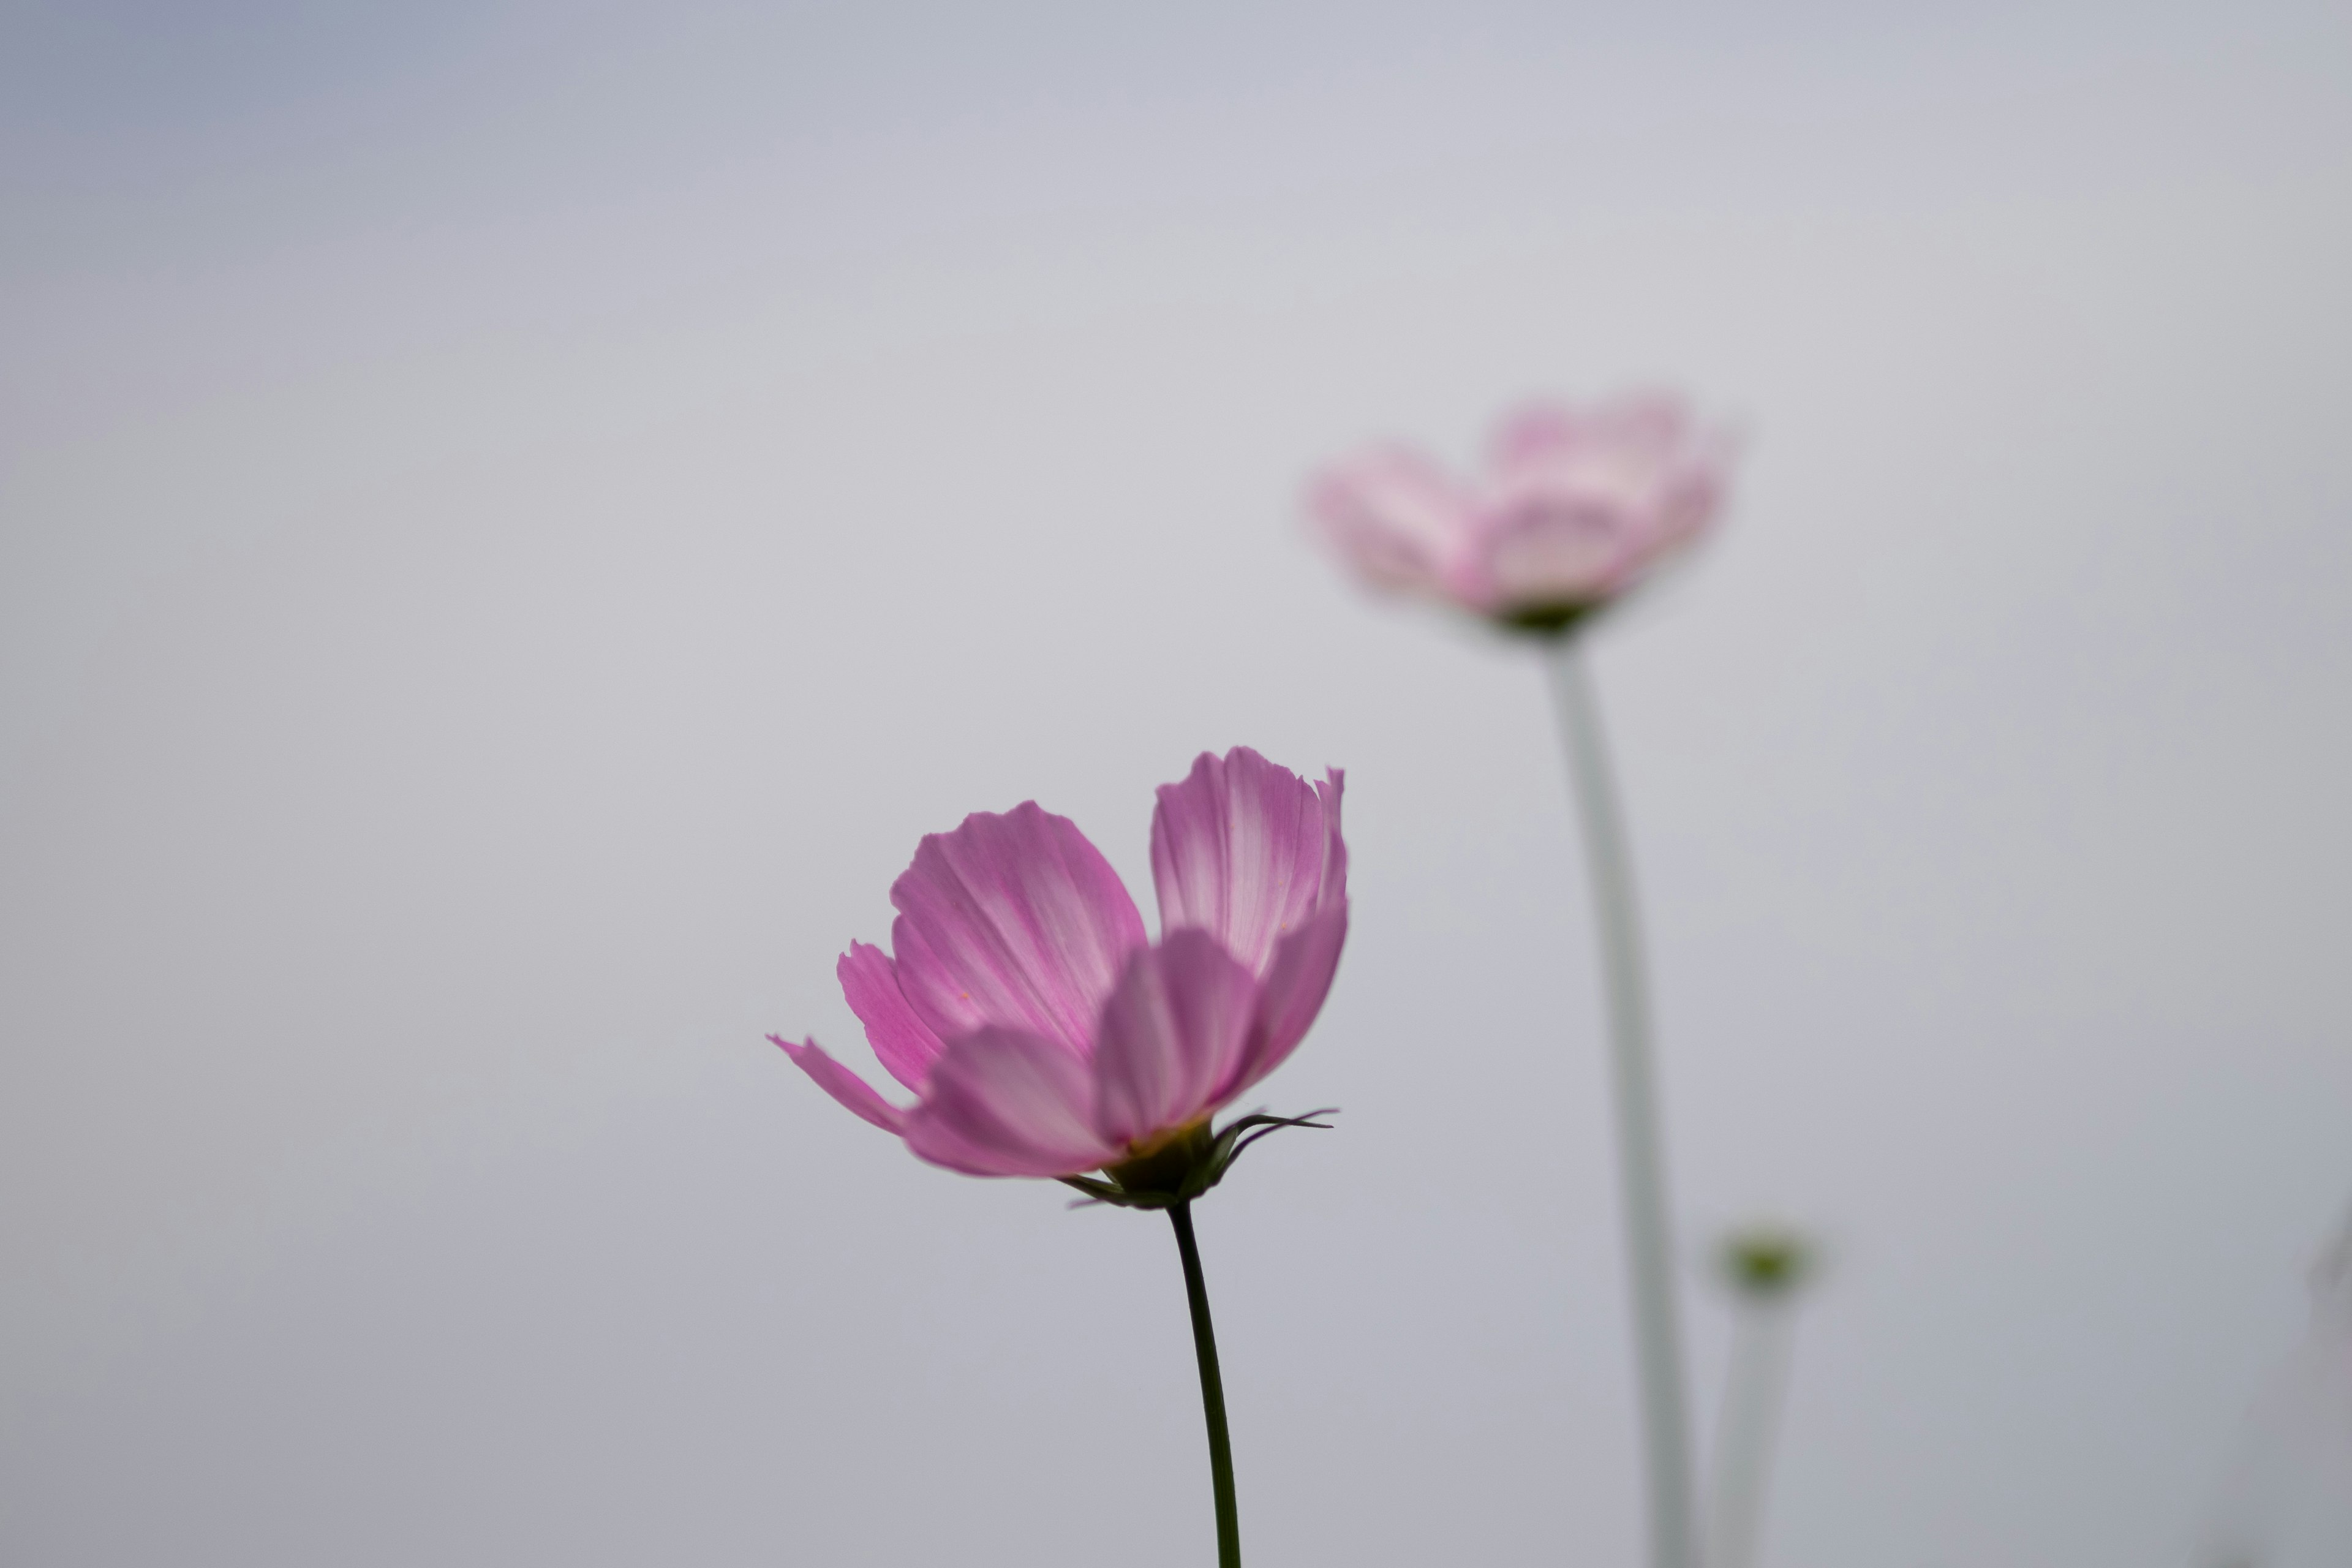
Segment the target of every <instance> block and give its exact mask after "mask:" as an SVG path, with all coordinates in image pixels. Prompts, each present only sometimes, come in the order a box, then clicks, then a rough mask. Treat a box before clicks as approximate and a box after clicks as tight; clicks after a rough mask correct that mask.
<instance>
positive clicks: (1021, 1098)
mask: <svg viewBox="0 0 2352 1568" xmlns="http://www.w3.org/2000/svg"><path fill="white" fill-rule="evenodd" d="M1093 1107H1094V1075H1093V1073H1092V1072H1091V1071H1089V1070H1088V1068H1087V1064H1086V1063H1085V1062H1084V1061H1082V1060H1080V1059H1079V1058H1077V1057H1076V1056H1074V1055H1072V1054H1071V1053H1070V1051H1069V1050H1068V1049H1066V1047H1063V1046H1061V1045H1060V1044H1058V1043H1056V1042H1055V1041H1052V1040H1048V1039H1046V1038H1045V1037H1042V1036H1039V1035H1032V1034H1026V1033H1024V1032H1022V1031H1020V1030H1017V1029H1002V1028H984V1029H982V1030H980V1031H979V1032H978V1033H976V1034H971V1035H964V1036H961V1037H958V1038H956V1039H955V1040H953V1041H951V1042H950V1044H949V1046H948V1048H947V1050H946V1052H945V1054H943V1055H942V1056H941V1057H940V1059H939V1060H938V1061H937V1062H935V1063H934V1064H932V1067H931V1079H930V1083H929V1086H928V1088H927V1089H925V1091H924V1094H923V1102H922V1104H920V1105H919V1106H917V1107H916V1108H915V1109H914V1110H913V1111H912V1112H910V1113H909V1114H908V1117H907V1146H908V1148H910V1149H912V1150H913V1151H914V1152H916V1153H918V1154H919V1155H921V1156H922V1157H923V1158H924V1159H926V1160H929V1162H931V1163H933V1164H935V1165H945V1166H946V1167H947V1168H948V1169H950V1170H951V1171H961V1172H963V1173H965V1174H966V1175H972V1176H1075V1175H1076V1174H1078V1173H1080V1172H1082V1171H1091V1170H1094V1169H1095V1168H1097V1166H1099V1165H1102V1164H1103V1163H1106V1162H1108V1161H1109V1160H1112V1159H1114V1158H1116V1157H1117V1155H1118V1150H1117V1149H1116V1148H1115V1147H1114V1146H1112V1145H1110V1144H1108V1143H1107V1142H1104V1140H1103V1139H1102V1138H1101V1137H1099V1136H1098V1135H1097V1133H1096V1131H1095V1130H1094V1124H1093V1118H1092V1116H1091V1115H1090V1112H1091V1111H1092V1110H1093Z"/></svg>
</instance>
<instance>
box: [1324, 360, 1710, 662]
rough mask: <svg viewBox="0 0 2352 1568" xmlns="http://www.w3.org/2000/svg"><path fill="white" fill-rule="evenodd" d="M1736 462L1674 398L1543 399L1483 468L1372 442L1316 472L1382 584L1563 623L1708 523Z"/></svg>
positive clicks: (1350, 540)
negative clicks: (1580, 403) (1467, 475)
mask: <svg viewBox="0 0 2352 1568" xmlns="http://www.w3.org/2000/svg"><path fill="white" fill-rule="evenodd" d="M1727 466H1728V450H1727V444H1726V443H1725V442H1724V441H1723V440H1722V439H1721V438H1720V437H1717V436H1716V435H1713V434H1711V433H1707V432H1702V431H1700V430H1698V429H1697V428H1696V427H1695V426H1694V425H1693V424H1692V421H1691V419H1690V417H1689V416H1688V414H1687V413H1686V412H1685V409H1684V407H1683V405H1681V404H1680V403H1678V402H1675V400H1673V399H1671V398H1667V397H1663V396H1656V395H1645V396H1636V397H1626V398H1621V399H1619V400H1617V401H1614V402H1611V403H1605V404H1600V405H1592V406H1590V407H1572V406H1566V405H1538V406H1533V407H1529V408H1526V409H1522V410H1521V411H1520V412H1518V413H1517V414H1516V415H1514V416H1511V417H1510V418H1508V419H1506V420H1505V421H1504V422H1503V424H1502V426H1501V427H1500V428H1499V429H1498V430H1497V431H1496V435H1495V440H1494V445H1493V447H1492V450H1491V453H1490V456H1489V459H1488V463H1487V471H1486V475H1485V477H1484V478H1483V479H1477V480H1475V481H1467V482H1465V481H1464V480H1461V479H1456V478H1455V477H1454V475H1452V474H1450V473H1447V472H1446V471H1445V470H1444V469H1443V468H1439V467H1437V466H1436V465H1435V464H1433V463H1432V462H1431V461H1429V460H1428V459H1427V458H1423V456H1421V455H1420V454H1419V453H1417V452H1414V451H1412V450H1409V449H1407V448H1405V447H1393V446H1391V447H1376V448H1374V449H1372V450H1370V451H1369V452H1365V453H1363V454H1361V455H1360V456H1358V457H1356V458H1352V459H1350V460H1349V461H1347V462H1344V463H1341V464H1339V465H1337V466H1336V467H1334V468H1330V469H1328V470H1327V471H1326V472H1324V473H1323V474H1322V475H1320V476H1319V477H1318V478H1317V479H1315V480H1314V482H1313V483H1312V485H1311V486H1310V487H1309V489H1308V491H1307V510H1308V514H1309V516H1310V518H1311V519H1312V521H1313V522H1314V523H1315V525H1316V528H1317V530H1318V532H1319V533H1320V534H1321V535H1322V537H1323V539H1324V541H1325V542H1326V543H1327V544H1328V546H1329V547H1330V548H1331V550H1332V551H1333V552H1334V553H1336V554H1338V555H1339V558H1340V559H1341V560H1342V561H1344V562H1345V563H1347V564H1348V565H1349V566H1350V567H1352V568H1353V569H1354V570H1355V572H1356V574H1358V575H1359V576H1360V577H1362V578H1363V579H1364V580H1365V581H1366V582H1367V583H1369V584H1371V585H1372V586H1374V587H1376V588H1381V589H1386V590H1389V591H1392V592H1405V593H1417V594H1423V595H1427V596H1429V597H1431V598H1435V599H1440V600H1444V601H1445V602H1447V603H1450V604H1453V605H1457V606H1459V607H1460V608H1462V609H1465V610H1468V611H1470V612H1471V613H1472V614H1474V615H1478V616H1486V617H1487V618H1489V619H1492V620H1496V621H1499V622H1502V623H1504V624H1506V625H1508V626H1517V627H1519V628H1521V629H1523V630H1528V631H1538V632H1559V631H1562V630H1565V629H1566V628H1567V627H1569V626H1572V625H1574V624H1575V623H1577V622H1578V621H1580V620H1581V619H1583V618H1584V617H1585V616H1588V615H1590V614H1591V612H1593V611H1594V610H1597V609H1599V608H1601V606H1603V605H1607V604H1608V603H1610V602H1611V601H1612V600H1613V599H1616V598H1618V597H1620V596H1621V595H1623V594H1624V593H1626V592H1627V591H1628V590H1629V589H1631V588H1632V587H1633V586H1634V585H1635V584H1638V583H1640V582H1641V581H1642V580H1643V579H1644V578H1645V577H1647V576H1648V575H1649V574H1650V573H1651V572H1652V570H1653V569H1654V568H1655V567H1656V566H1657V564H1658V563H1660V562H1661V561H1663V560H1664V559H1665V558H1667V557H1668V556H1670V555H1672V554H1674V553H1675V552H1676V551H1678V550H1680V549H1681V548H1682V547H1683V546H1684V545H1685V544H1688V543H1690V542H1692V541H1693V540H1695V539H1696V538H1697V537H1698V536H1699V535H1700V534H1701V533H1703V532H1705V531H1706V528H1707V525H1708V524H1709V523H1711V522H1712V521H1714V519H1715V515H1716V512H1717V509H1718V507H1719V505H1720V503H1721V500H1722V493H1723V487H1724V479H1725V473H1726V469H1727Z"/></svg>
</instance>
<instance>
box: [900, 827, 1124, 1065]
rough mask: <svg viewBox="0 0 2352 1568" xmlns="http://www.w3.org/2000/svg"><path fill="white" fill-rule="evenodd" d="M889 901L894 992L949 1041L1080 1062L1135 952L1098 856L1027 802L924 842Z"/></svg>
mask: <svg viewBox="0 0 2352 1568" xmlns="http://www.w3.org/2000/svg"><path fill="white" fill-rule="evenodd" d="M890 901H891V902H892V903H893V904H896V905H897V906H898V910H899V916H898V923H897V924H896V925H894V926H893V927H892V928H891V933H890V945H891V947H892V949H893V950H894V951H895V952H897V954H898V989H899V991H900V993H901V994H903V995H904V996H905V997H906V999H907V1002H908V1005H910V1006H911V1007H912V1009H913V1011H914V1013H915V1015H916V1016H918V1017H919V1018H920V1019H921V1020H922V1022H923V1023H925V1024H927V1025H929V1027H930V1029H931V1030H932V1032H933V1033H934V1034H936V1035H939V1036H940V1037H943V1038H947V1039H953V1038H954V1037H957V1036H959V1035H965V1034H970V1033H971V1031H973V1030H975V1029H979V1028H982V1027H986V1026H999V1027H1002V1028H1007V1029H1015V1030H1021V1031H1025V1032H1027V1033H1030V1034H1035V1035H1042V1036H1044V1037H1045V1038H1047V1039H1049V1040H1053V1041H1055V1042H1056V1043H1058V1044H1059V1045H1061V1046H1062V1047H1064V1048H1066V1049H1067V1050H1069V1051H1071V1052H1073V1053H1075V1054H1076V1055H1078V1056H1081V1057H1083V1056H1085V1055H1087V1053H1088V1052H1089V1051H1091V1050H1092V1049H1093V1036H1094V1026H1095V1018H1096V1016H1097V1014H1098V1013H1099V1012H1100V1011H1101V1008H1102V1001H1103V998H1104V997H1106V996H1108V995H1109V994H1110V988H1111V986H1112V985H1113V984H1116V983H1117V982H1118V972H1119V966H1120V964H1121V963H1122V962H1123V961H1124V960H1125V959H1126V957H1127V955H1128V953H1129V952H1130V951H1132V950H1133V949H1135V948H1139V947H1141V946H1142V945H1143V944H1144V935H1143V917H1142V916H1140V915H1139V914H1138V913H1136V910H1135V900H1133V899H1132V898H1130V897H1129V896H1128V891H1127V889H1126V888H1125V887H1123V886H1121V885H1120V883H1119V879H1118V873H1117V872H1115V871H1113V870H1112V869H1111V868H1110V863H1109V862H1108V861H1107V860H1105V859H1104V858H1102V852H1101V851H1100V850H1098V849H1097V848H1096V847H1094V846H1093V845H1092V844H1089V843H1087V837H1086V835H1084V834H1082V833H1080V832H1079V831H1078V830H1077V827H1076V825H1074V824H1073V823H1072V822H1071V821H1070V820H1069V819H1068V818H1067V817H1062V816H1053V815H1052V814H1050V813H1048V812H1045V811H1041V810H1040V809H1038V806H1037V804H1036V803H1035V802H1034V801H1030V802H1026V803H1024V804H1023V805H1018V806H1015V807H1013V810H1011V811H1009V812H1007V813H1005V814H1004V815H1003V816H995V815H993V814H990V813H984V812H982V813H975V814H973V815H972V816H968V817H965V818H964V820H963V826H961V827H959V828H957V829H956V830H955V831H954V832H952V833H934V834H932V835H930V836H929V837H926V838H925V839H924V840H923V842H922V844H921V845H920V846H919V847H918V848H917V849H916V850H915V862H914V864H913V865H912V866H909V867H908V868H907V871H906V874H905V875H904V876H902V877H900V878H899V879H898V881H897V882H896V883H895V884H893V885H892V887H891V889H890ZM933 1070H934V1071H936V1070H937V1068H936V1067H935V1068H933Z"/></svg>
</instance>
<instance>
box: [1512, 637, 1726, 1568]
mask: <svg viewBox="0 0 2352 1568" xmlns="http://www.w3.org/2000/svg"><path fill="white" fill-rule="evenodd" d="M1581 641H1582V639H1581V638H1580V637H1577V636H1575V635H1574V634H1572V633H1571V634H1568V635H1565V636H1562V637H1559V639H1558V641H1557V643H1556V645H1555V646H1554V647H1553V649H1552V650H1551V652H1552V657H1551V658H1550V659H1549V661H1548V662H1549V669H1550V672H1551V680H1552V694H1553V696H1554V698H1555V699H1556V700H1557V702H1558V706H1559V727H1560V734H1561V739H1562V740H1563V741H1564V742H1566V745H1567V750H1568V767H1569V773H1570V776H1571V778H1572V780H1573V782H1574V784H1575V789H1574V794H1575V796H1576V805H1577V815H1578V817H1579V819H1580V823H1581V825H1582V826H1583V829H1584V857H1585V868H1586V871H1587V873H1588V875H1589V879H1590V880H1591V884H1592V912H1593V921H1594V924H1595V926H1596V927H1597V928H1598V931H1599V935H1600V940H1601V990H1602V994H1603V995H1604V996H1605V998H1606V1000H1607V1005H1608V1016H1609V1047H1610V1050H1609V1059H1610V1068H1611V1072H1610V1078H1611V1081H1612V1088H1613V1089H1614V1091H1615V1100H1616V1111H1617V1160H1618V1188H1619V1194H1618V1195H1619V1198H1620V1200H1621V1201H1622V1204H1623V1206H1624V1226H1625V1252H1626V1262H1627V1265H1628V1268H1627V1274H1628V1276H1629V1279H1630V1283H1631V1286H1632V1289H1633V1336H1634V1338H1633V1344H1634V1363H1635V1367H1636V1370H1637V1371H1638V1373H1639V1374H1640V1382H1641V1392H1642V1429H1643V1448H1644V1457H1645V1460H1646V1462H1645V1464H1644V1466H1643V1468H1644V1469H1645V1471H1646V1472H1647V1475H1648V1479H1649V1489H1650V1562H1651V1563H1652V1564H1653V1568H1694V1565H1695V1563H1696V1560H1697V1550H1696V1548H1697V1543H1696V1539H1695V1537H1696V1533H1697V1531H1696V1528H1695V1525H1696V1510H1695V1508H1694V1506H1693V1504H1694V1497H1693V1493H1694V1490H1695V1488H1694V1486H1693V1483H1692V1464H1691V1436H1690V1412H1689V1405H1688V1398H1687V1395H1686V1394H1685V1376H1684V1372H1683V1344H1682V1321H1681V1314H1680V1312H1679V1310H1677V1308H1676V1304H1675V1275H1674V1256H1675V1249H1674V1231H1673V1226H1672V1222H1671V1220H1670V1219H1669V1217H1668V1205H1667V1200H1666V1158H1665V1134H1664V1128H1663V1127H1662V1125H1661V1121H1662V1118H1661V1117H1660V1114H1659V1110H1658V1086H1657V1078H1656V1071H1655V1067H1654V1062H1653V1060H1652V1056H1653V1051H1652V1047H1651V1043H1650V995H1649V984H1648V979H1647V975H1646V973H1645V965H1644V963H1643V953H1642V931H1641V920H1640V915H1639V911H1638V909H1637V906H1636V904H1635V901H1634V896H1633V858H1632V855H1631V852H1630V850H1629V848H1628V847H1627V844H1626V839H1625V828H1624V823H1623V821H1622V818H1621V817H1620V816H1619V814H1618V806H1617V788H1616V781H1615V779H1614V777H1613V776H1612V773H1611V771H1610V767H1609V752H1608V747H1607V745H1606V744H1605V742H1603V740H1602V737H1601V708H1600V703H1599V701H1598V700H1597V699H1596V697H1595V696H1594V693H1593V689H1592V678H1591V673H1590V672H1589V671H1588V670H1587V669H1586V668H1585V661H1584V650H1583V648H1582V646H1581Z"/></svg>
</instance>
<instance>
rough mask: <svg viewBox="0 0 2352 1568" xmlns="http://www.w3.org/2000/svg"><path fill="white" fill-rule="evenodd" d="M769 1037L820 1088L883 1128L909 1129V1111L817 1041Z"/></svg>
mask: <svg viewBox="0 0 2352 1568" xmlns="http://www.w3.org/2000/svg"><path fill="white" fill-rule="evenodd" d="M768 1038H770V1039H772V1040H773V1041H775V1042H776V1044H778V1045H780V1046H782V1047H784V1055H786V1056H788V1057H790V1058H793V1063H794V1064H795V1065H797V1066H798V1067H799V1068H800V1069H801V1071H803V1072H804V1073H806V1074H808V1075H809V1077H811V1078H813V1079H816V1084H817V1087H818V1088H819V1089H823V1090H824V1091H825V1093H827V1094H829V1095H831V1096H833V1098H834V1099H835V1100H839V1101H841V1103H842V1104H844V1105H845V1106H847V1107H848V1108H849V1109H850V1110H854V1111H856V1113H857V1114H858V1115H860V1116H862V1117H864V1118H866V1121H871V1122H872V1123H874V1125H875V1126H877V1127H879V1128H880V1129H882V1131H885V1132H904V1131H906V1130H907V1112H905V1111H903V1110H899V1109H898V1107H897V1106H895V1105H893V1104H891V1103H890V1102H889V1101H888V1100H885V1099H883V1098H882V1097H881V1096H880V1095H878V1094H877V1093H875V1092H874V1090H873V1089H871V1088H869V1087H868V1086H867V1085H866V1080H865V1079H862V1078H859V1077H858V1076H857V1075H856V1073H854V1072H851V1071H850V1070H849V1069H848V1068H845V1067H843V1066H842V1065H841V1064H840V1063H839V1062H837V1061H835V1060H834V1059H833V1058H831V1057H829V1056H826V1055H825V1054H824V1048H823V1047H820V1046H818V1044H817V1043H816V1042H815V1041H814V1040H806V1041H803V1042H802V1043H801V1044H799V1045H797V1046H796V1045H794V1044H793V1043H792V1041H790V1040H788V1039H785V1038H784V1037H782V1035H770V1036H769V1037H768Z"/></svg>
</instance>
